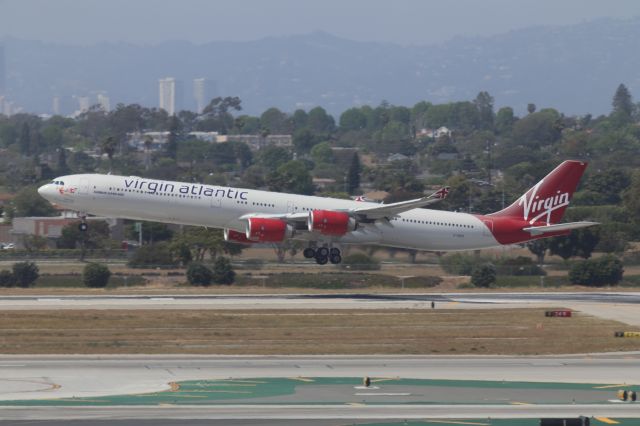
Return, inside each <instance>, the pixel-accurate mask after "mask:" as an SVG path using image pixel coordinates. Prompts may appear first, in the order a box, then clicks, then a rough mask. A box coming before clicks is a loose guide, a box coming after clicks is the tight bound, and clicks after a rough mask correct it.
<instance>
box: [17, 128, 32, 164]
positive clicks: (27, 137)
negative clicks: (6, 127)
mask: <svg viewBox="0 0 640 426" xmlns="http://www.w3.org/2000/svg"><path fill="white" fill-rule="evenodd" d="M18 146H19V147H20V153H21V154H22V155H26V156H29V155H31V128H30V127H29V123H27V122H26V121H25V122H24V123H22V127H21V128H20V137H19V139H18Z"/></svg>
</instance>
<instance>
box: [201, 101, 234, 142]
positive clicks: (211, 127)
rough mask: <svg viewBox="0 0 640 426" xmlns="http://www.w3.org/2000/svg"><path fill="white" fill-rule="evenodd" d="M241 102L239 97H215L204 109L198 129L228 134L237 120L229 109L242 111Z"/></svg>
mask: <svg viewBox="0 0 640 426" xmlns="http://www.w3.org/2000/svg"><path fill="white" fill-rule="evenodd" d="M241 103H242V101H241V100H240V98H238V97H230V96H227V97H225V98H221V97H216V98H213V99H212V100H211V102H209V104H208V105H207V106H206V107H205V108H204V109H203V110H202V120H201V121H200V122H199V123H198V130H203V131H216V132H220V133H221V134H227V133H228V132H229V130H231V128H232V127H233V126H234V122H235V120H234V119H233V115H231V113H230V112H229V111H230V110H233V111H242V106H241Z"/></svg>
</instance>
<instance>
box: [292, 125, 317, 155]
mask: <svg viewBox="0 0 640 426" xmlns="http://www.w3.org/2000/svg"><path fill="white" fill-rule="evenodd" d="M320 141H321V139H320V138H319V137H318V135H317V134H315V133H314V132H312V131H311V130H310V129H308V128H304V129H300V130H296V132H295V133H294V134H293V146H294V147H295V149H296V152H297V153H298V154H306V153H308V152H309V151H310V150H311V148H313V147H314V146H315V145H316V144H318V143H320Z"/></svg>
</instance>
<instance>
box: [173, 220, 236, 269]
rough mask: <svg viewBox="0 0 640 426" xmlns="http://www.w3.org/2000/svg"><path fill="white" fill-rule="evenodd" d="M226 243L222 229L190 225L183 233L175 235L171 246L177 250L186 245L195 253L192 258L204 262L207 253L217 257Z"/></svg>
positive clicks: (213, 257)
mask: <svg viewBox="0 0 640 426" xmlns="http://www.w3.org/2000/svg"><path fill="white" fill-rule="evenodd" d="M224 243H225V241H224V236H223V234H222V230H220V229H212V228H204V229H203V228H201V227H197V226H188V227H185V228H184V229H183V232H182V233H181V234H179V235H176V236H174V238H173V240H172V241H171V247H172V248H173V251H174V252H176V251H177V250H179V249H180V247H181V246H182V245H185V246H187V247H188V248H189V250H191V252H192V253H193V256H192V258H193V259H194V260H195V261H196V262H202V261H204V258H205V256H206V255H207V254H209V256H210V257H211V258H212V259H215V258H216V257H217V256H218V255H219V254H220V253H221V252H222V251H223V250H224Z"/></svg>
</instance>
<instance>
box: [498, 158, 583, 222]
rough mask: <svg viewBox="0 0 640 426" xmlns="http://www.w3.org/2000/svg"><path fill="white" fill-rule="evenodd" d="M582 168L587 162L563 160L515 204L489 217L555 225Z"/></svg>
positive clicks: (569, 198)
mask: <svg viewBox="0 0 640 426" xmlns="http://www.w3.org/2000/svg"><path fill="white" fill-rule="evenodd" d="M586 168H587V163H585V162H583V161H565V162H563V163H562V164H560V165H559V166H558V167H556V168H555V169H553V171H552V172H551V173H549V174H548V175H547V176H545V177H544V178H543V179H542V180H541V181H540V182H538V183H537V184H536V185H535V186H534V187H533V188H531V189H529V190H528V191H527V192H525V193H524V195H522V197H520V198H519V199H518V200H517V201H516V202H515V203H513V204H511V205H510V206H509V207H507V208H505V209H504V210H500V211H499V212H496V213H493V214H491V215H489V216H497V217H511V218H514V219H520V220H525V221H527V222H529V223H530V224H534V223H539V222H546V223H547V225H550V224H553V223H558V222H560V219H562V215H563V214H564V211H565V209H566V208H567V206H568V205H569V201H570V200H571V197H572V196H573V192H574V191H575V190H576V187H577V186H578V182H579V181H580V177H582V174H583V173H584V170H585V169H586Z"/></svg>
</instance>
